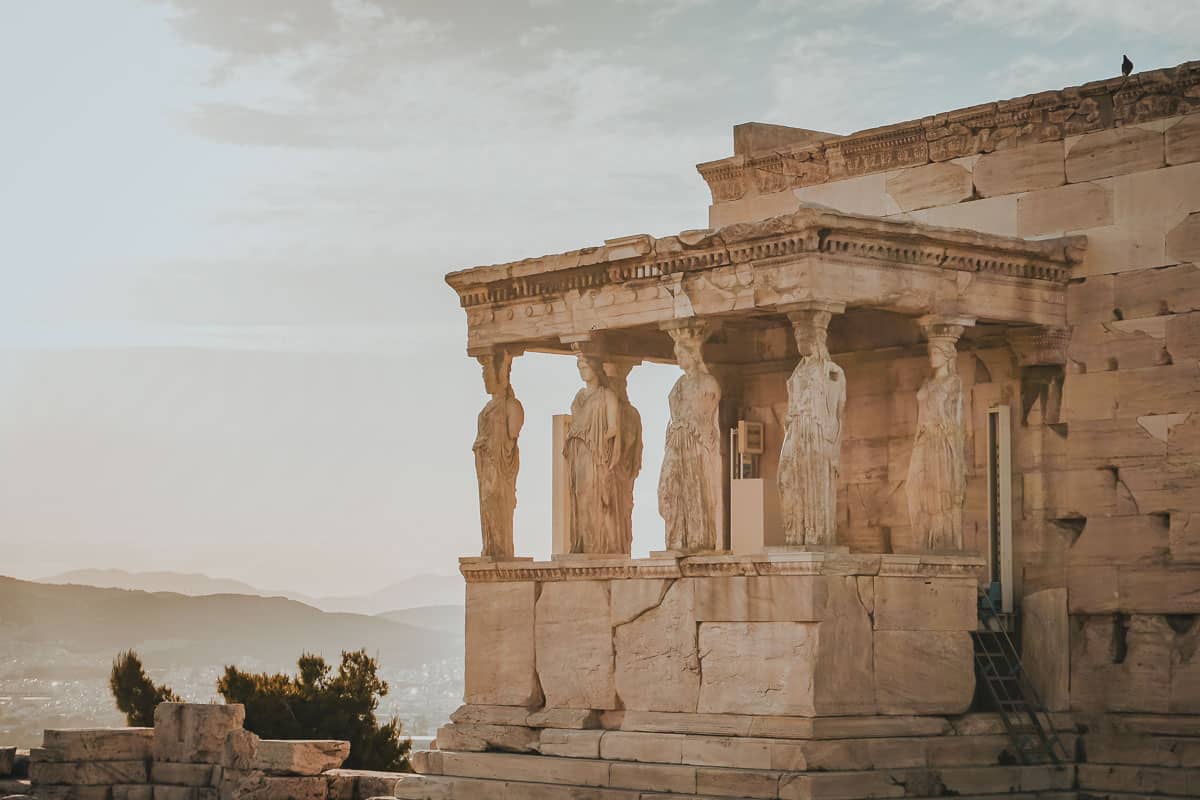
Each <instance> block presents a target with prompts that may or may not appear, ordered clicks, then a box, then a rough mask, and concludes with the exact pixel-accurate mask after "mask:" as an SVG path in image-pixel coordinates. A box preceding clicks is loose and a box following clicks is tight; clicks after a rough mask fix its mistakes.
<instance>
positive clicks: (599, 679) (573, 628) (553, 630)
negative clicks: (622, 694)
mask: <svg viewBox="0 0 1200 800" xmlns="http://www.w3.org/2000/svg"><path fill="white" fill-rule="evenodd" d="M536 641H537V670H538V679H539V681H540V683H541V687H542V691H543V692H544V694H545V697H546V705H547V706H551V707H556V708H594V709H609V708H616V707H617V697H616V690H615V688H614V685H613V637H612V627H611V626H610V624H609V584H608V583H607V582H604V581H573V582H567V581H564V582H560V583H548V584H546V585H545V586H543V587H542V592H541V596H540V597H539V598H538V601H537V622H536Z"/></svg>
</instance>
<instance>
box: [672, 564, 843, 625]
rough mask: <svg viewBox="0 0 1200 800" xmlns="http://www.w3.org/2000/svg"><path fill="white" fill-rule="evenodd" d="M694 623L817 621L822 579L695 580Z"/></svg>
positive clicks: (822, 603) (749, 578)
mask: <svg viewBox="0 0 1200 800" xmlns="http://www.w3.org/2000/svg"><path fill="white" fill-rule="evenodd" d="M695 592H696V621H697V622H808V621H813V620H817V619H820V616H819V614H818V610H819V609H820V608H821V607H822V606H823V605H824V602H825V594H826V590H825V579H824V578H823V577H822V576H819V575H763V576H758V577H729V578H704V579H697V580H696V581H695Z"/></svg>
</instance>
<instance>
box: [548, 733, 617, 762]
mask: <svg viewBox="0 0 1200 800" xmlns="http://www.w3.org/2000/svg"><path fill="white" fill-rule="evenodd" d="M608 733H609V731H576V730H557V729H553V728H547V729H545V730H543V731H542V732H541V736H540V737H539V739H538V751H539V752H541V753H542V754H543V755H547V756H565V757H569V758H600V740H601V738H602V737H604V736H607V735H608Z"/></svg>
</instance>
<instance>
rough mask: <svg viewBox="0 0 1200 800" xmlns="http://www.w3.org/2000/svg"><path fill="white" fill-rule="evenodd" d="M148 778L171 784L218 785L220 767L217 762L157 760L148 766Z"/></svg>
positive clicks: (156, 781) (152, 780) (219, 781)
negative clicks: (185, 762)
mask: <svg viewBox="0 0 1200 800" xmlns="http://www.w3.org/2000/svg"><path fill="white" fill-rule="evenodd" d="M150 780H151V782H153V783H164V784H167V785H171V786H218V785H220V783H221V767H220V766H219V765H217V764H176V763H172V762H169V761H157V762H155V763H154V764H152V765H151V767H150Z"/></svg>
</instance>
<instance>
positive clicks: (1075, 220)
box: [1017, 183, 1113, 237]
mask: <svg viewBox="0 0 1200 800" xmlns="http://www.w3.org/2000/svg"><path fill="white" fill-rule="evenodd" d="M1112 224H1113V198H1112V189H1111V187H1109V186H1105V185H1103V184H1101V183H1076V184H1071V185H1069V186H1058V187H1056V188H1053V189H1042V190H1039V191H1036V192H1030V193H1029V194H1024V195H1021V196H1020V197H1019V198H1017V233H1018V234H1019V235H1020V236H1026V237H1033V236H1045V235H1046V234H1051V233H1053V234H1059V235H1061V234H1064V233H1066V232H1067V231H1080V230H1085V229H1087V228H1098V227H1101V226H1103V225H1112Z"/></svg>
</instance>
